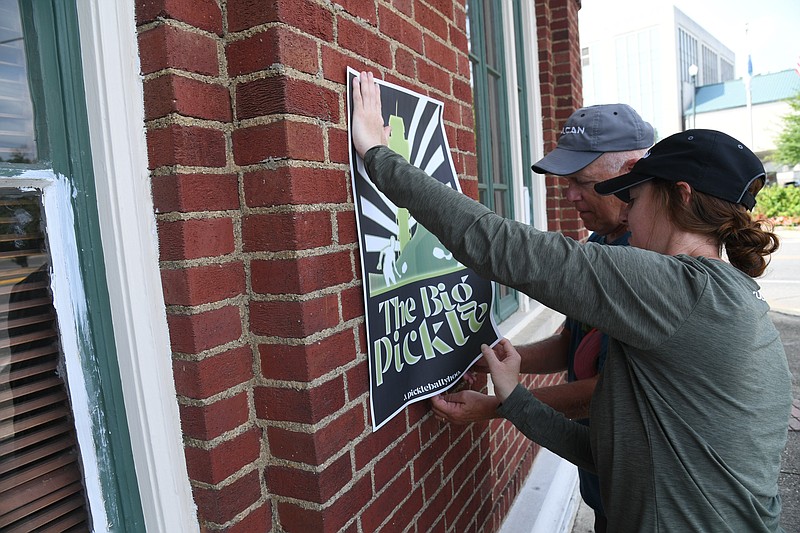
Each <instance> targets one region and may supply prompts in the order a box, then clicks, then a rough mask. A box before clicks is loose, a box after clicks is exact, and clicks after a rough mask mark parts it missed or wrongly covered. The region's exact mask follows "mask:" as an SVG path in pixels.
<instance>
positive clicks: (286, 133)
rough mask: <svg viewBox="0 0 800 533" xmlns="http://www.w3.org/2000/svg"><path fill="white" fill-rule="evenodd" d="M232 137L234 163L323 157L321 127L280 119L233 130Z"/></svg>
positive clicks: (321, 158)
mask: <svg viewBox="0 0 800 533" xmlns="http://www.w3.org/2000/svg"><path fill="white" fill-rule="evenodd" d="M232 137H233V157H234V160H235V161H236V164H237V165H253V164H256V163H261V162H264V161H266V160H268V159H299V160H302V161H324V160H325V145H324V143H323V142H322V129H321V128H320V127H319V126H317V125H314V124H306V123H304V122H294V121H290V120H280V121H277V122H272V123H270V124H260V125H257V126H251V127H249V128H241V129H238V130H235V131H234V132H233V136H232Z"/></svg>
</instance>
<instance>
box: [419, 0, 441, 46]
mask: <svg viewBox="0 0 800 533" xmlns="http://www.w3.org/2000/svg"><path fill="white" fill-rule="evenodd" d="M414 18H415V19H416V21H417V23H418V24H419V25H420V27H422V28H425V29H426V30H428V31H429V32H433V33H435V34H436V35H438V36H439V37H440V38H442V40H444V41H447V40H448V35H447V28H448V23H447V20H446V19H445V18H444V17H443V16H442V15H441V14H440V13H438V12H436V11H434V10H432V9H431V8H429V7H428V6H426V5H425V4H424V3H422V2H415V3H414Z"/></svg>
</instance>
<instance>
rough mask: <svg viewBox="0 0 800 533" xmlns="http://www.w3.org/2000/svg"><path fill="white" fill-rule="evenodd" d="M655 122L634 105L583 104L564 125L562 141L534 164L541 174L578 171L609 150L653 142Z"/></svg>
mask: <svg viewBox="0 0 800 533" xmlns="http://www.w3.org/2000/svg"><path fill="white" fill-rule="evenodd" d="M653 142H655V134H654V131H653V126H651V125H650V124H649V123H647V122H645V121H644V120H642V117H640V116H639V113H637V112H636V111H635V110H634V109H633V108H632V107H631V106H629V105H626V104H603V105H593V106H589V107H582V108H581V109H578V110H577V111H575V112H574V113H573V114H572V115H570V117H569V118H568V119H567V122H566V124H564V127H563V128H561V135H560V136H559V138H558V145H557V146H556V147H555V149H553V151H552V152H550V153H549V154H547V155H546V156H544V157H543V158H542V159H540V160H539V161H537V162H536V163H534V164H533V166H532V167H531V168H532V169H533V170H534V171H535V172H538V173H539V174H555V175H556V176H566V175H568V174H573V173H575V172H578V171H579V170H581V169H582V168H584V167H586V166H587V165H589V163H591V162H592V161H594V160H595V159H597V158H598V157H600V156H601V155H603V154H604V153H606V152H626V151H628V150H640V149H643V148H649V147H651V146H653Z"/></svg>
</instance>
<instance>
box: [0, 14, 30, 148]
mask: <svg viewBox="0 0 800 533" xmlns="http://www.w3.org/2000/svg"><path fill="white" fill-rule="evenodd" d="M37 159H38V154H37V148H36V136H35V130H34V121H33V102H32V99H31V92H30V88H29V85H28V67H27V61H26V56H25V37H24V31H23V25H22V17H21V16H20V10H19V2H18V0H0V162H10V163H33V162H35V161H36V160H37Z"/></svg>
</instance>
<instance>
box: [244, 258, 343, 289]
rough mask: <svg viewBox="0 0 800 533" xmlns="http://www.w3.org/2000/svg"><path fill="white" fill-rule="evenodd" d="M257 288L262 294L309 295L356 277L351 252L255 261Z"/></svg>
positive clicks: (254, 283)
mask: <svg viewBox="0 0 800 533" xmlns="http://www.w3.org/2000/svg"><path fill="white" fill-rule="evenodd" d="M251 269H252V276H251V278H252V286H253V291H255V292H257V293H261V294H307V293H310V292H314V291H318V290H320V289H325V288H328V287H333V286H335V285H339V284H342V283H347V282H349V281H352V280H353V268H352V266H351V265H350V251H349V250H346V251H343V252H336V253H332V254H325V255H315V256H311V257H300V258H298V259H269V260H264V261H257V260H256V261H253V262H252V264H251Z"/></svg>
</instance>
